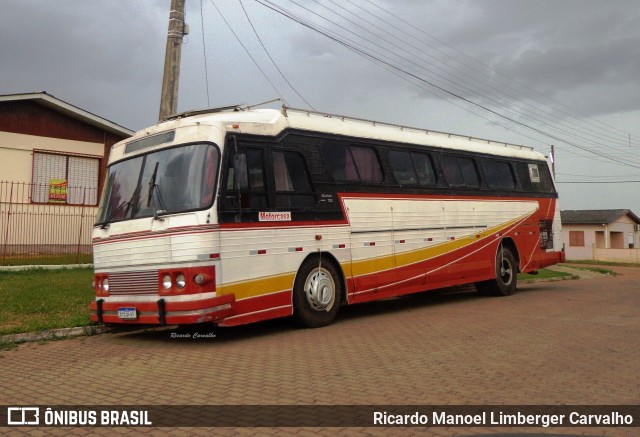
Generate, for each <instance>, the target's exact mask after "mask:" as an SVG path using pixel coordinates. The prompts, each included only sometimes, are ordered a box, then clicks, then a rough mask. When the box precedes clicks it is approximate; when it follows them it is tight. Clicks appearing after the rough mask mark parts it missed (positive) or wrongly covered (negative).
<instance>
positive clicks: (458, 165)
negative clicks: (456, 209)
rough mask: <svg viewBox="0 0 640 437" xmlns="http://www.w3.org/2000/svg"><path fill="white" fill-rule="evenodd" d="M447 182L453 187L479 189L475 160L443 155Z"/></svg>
mask: <svg viewBox="0 0 640 437" xmlns="http://www.w3.org/2000/svg"><path fill="white" fill-rule="evenodd" d="M440 165H441V166H442V174H443V176H444V180H445V182H446V183H447V184H448V185H449V186H451V187H478V186H479V185H480V180H479V179H478V171H477V170H476V166H475V164H474V163H473V159H471V158H465V157H462V156H451V155H442V157H441V159H440Z"/></svg>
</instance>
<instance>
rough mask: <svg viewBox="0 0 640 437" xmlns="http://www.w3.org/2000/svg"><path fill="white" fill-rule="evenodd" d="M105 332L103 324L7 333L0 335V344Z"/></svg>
mask: <svg viewBox="0 0 640 437" xmlns="http://www.w3.org/2000/svg"><path fill="white" fill-rule="evenodd" d="M105 332H107V328H106V327H105V326H100V325H94V326H78V327H75V328H61V329H47V330H46V331H39V332H27V333H23V334H8V335H3V336H1V337H0V344H8V343H27V342H33V341H47V340H60V339H63V338H70V337H81V336H92V335H97V334H103V333H105Z"/></svg>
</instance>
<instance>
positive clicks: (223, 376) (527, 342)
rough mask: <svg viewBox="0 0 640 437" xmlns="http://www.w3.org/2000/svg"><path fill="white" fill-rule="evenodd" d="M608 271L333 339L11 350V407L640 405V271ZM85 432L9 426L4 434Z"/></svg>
mask: <svg viewBox="0 0 640 437" xmlns="http://www.w3.org/2000/svg"><path fill="white" fill-rule="evenodd" d="M611 269H614V270H616V271H618V272H619V273H620V275H619V276H615V277H612V276H597V277H594V278H591V279H584V280H578V281H561V282H547V283H530V284H522V285H521V287H520V290H519V291H518V292H517V293H516V294H514V295H513V296H510V297H506V298H490V297H481V296H478V295H477V294H476V293H474V292H473V291H469V292H456V293H442V294H428V293H425V294H419V295H414V296H410V297H405V298H400V299H393V300H388V301H384V302H374V303H369V304H363V305H357V306H353V307H347V308H344V309H343V310H342V311H341V313H340V314H339V316H338V319H337V320H336V322H335V323H334V324H333V325H331V326H328V327H326V328H322V329H314V330H306V329H298V328H296V327H294V325H293V324H292V323H291V322H290V321H288V320H278V321H272V322H266V323H260V324H255V325H249V326H245V327H238V328H224V329H223V328H219V329H216V338H215V339H213V340H207V341H202V342H196V341H185V340H179V341H178V340H176V339H171V337H170V335H169V334H170V333H168V332H167V331H162V330H158V331H153V332H146V333H145V332H137V333H118V334H110V333H109V334H101V335H98V336H92V337H84V338H74V339H67V340H64V341H51V342H46V343H26V344H21V345H19V346H18V348H17V349H15V350H10V351H2V352H0V357H1V358H0V405H16V404H19V405H43V404H46V405H64V404H67V405H119V404H121V405H152V404H155V405H161V404H166V405H178V404H182V405H190V404H194V405H205V404H219V405H224V404H239V405H243V404H244V405H251V404H263V405H268V404H285V405H286V404H291V405H305V404H318V405H340V404H342V405H344V404H346V405H350V404H364V405H372V404H376V405H388V404H396V405H402V404H418V405H439V404H481V405H482V404H498V405H499V404H504V405H508V404H522V405H525V404H540V405H546V404H550V405H557V404H610V405H615V404H631V405H638V404H640V372H638V371H637V369H638V363H639V362H640V350H639V349H638V348H637V345H638V344H639V343H640V329H639V328H640V317H638V315H639V314H638V312H639V309H640V293H639V292H638V288H637V284H638V283H639V281H640V268H638V267H615V268H614V267H611ZM201 329H202V328H199V330H201ZM80 430H82V429H80ZM88 430H90V431H91V434H95V435H114V434H115V435H185V434H184V433H185V432H186V433H187V434H186V435H203V436H204V435H207V436H208V435H225V436H226V435H228V436H236V435H240V436H244V435H255V433H256V432H258V433H259V434H261V435H278V436H279V435H302V436H306V435H308V434H309V433H313V434H314V435H329V436H335V435H373V436H379V435H385V436H386V435H402V434H404V435H406V433H408V434H409V435H442V436H445V435H471V434H480V433H485V434H488V433H492V432H493V433H496V432H507V431H509V432H516V431H517V432H528V433H550V432H553V433H557V434H593V435H612V436H626V435H632V434H635V433H632V432H630V431H635V430H637V428H635V429H634V428H548V429H540V428H513V429H507V428H453V427H452V428H300V429H297V428H257V429H254V428H176V429H172V428H99V427H98V428H93V429H84V431H88ZM77 431H78V429H67V428H64V429H63V428H37V429H36V428H32V429H28V430H27V429H25V428H9V429H7V428H4V429H0V434H2V435H16V436H19V435H77V434H78V432H77ZM38 432H40V434H38ZM65 433H66V434H65ZM181 433H182V434H181Z"/></svg>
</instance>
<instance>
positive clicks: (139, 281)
mask: <svg viewBox="0 0 640 437" xmlns="http://www.w3.org/2000/svg"><path fill="white" fill-rule="evenodd" d="M109 294H110V295H112V296H113V295H116V296H121V295H149V294H158V271H157V270H146V271H138V272H117V273H110V274H109Z"/></svg>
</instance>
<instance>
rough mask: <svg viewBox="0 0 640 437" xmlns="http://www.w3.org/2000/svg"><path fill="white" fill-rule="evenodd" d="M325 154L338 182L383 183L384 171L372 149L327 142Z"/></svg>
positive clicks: (328, 165)
mask: <svg viewBox="0 0 640 437" xmlns="http://www.w3.org/2000/svg"><path fill="white" fill-rule="evenodd" d="M323 152H324V157H325V162H326V164H327V167H328V168H329V171H330V172H331V175H332V176H333V179H334V180H335V181H336V182H374V183H377V182H382V169H381V167H380V162H379V161H378V156H377V154H376V152H375V150H374V149H373V148H372V147H367V146H355V145H349V146H345V145H344V144H340V143H334V142H326V143H325V144H324V146H323Z"/></svg>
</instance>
